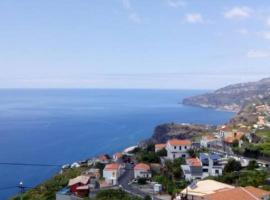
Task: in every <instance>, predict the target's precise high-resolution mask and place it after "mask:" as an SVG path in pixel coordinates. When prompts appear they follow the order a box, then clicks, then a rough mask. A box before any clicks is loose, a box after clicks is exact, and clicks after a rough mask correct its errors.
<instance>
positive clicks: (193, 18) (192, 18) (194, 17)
mask: <svg viewBox="0 0 270 200" xmlns="http://www.w3.org/2000/svg"><path fill="white" fill-rule="evenodd" d="M185 21H186V22H188V23H191V24H197V23H203V22H204V20H203V17H202V15H201V14H200V13H188V14H186V17H185Z"/></svg>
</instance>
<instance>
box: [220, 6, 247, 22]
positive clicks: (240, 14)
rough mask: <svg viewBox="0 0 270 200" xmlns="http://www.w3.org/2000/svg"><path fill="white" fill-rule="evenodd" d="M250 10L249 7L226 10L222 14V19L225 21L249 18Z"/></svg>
mask: <svg viewBox="0 0 270 200" xmlns="http://www.w3.org/2000/svg"><path fill="white" fill-rule="evenodd" d="M251 13H252V9H251V8H249V7H245V6H243V7H234V8H232V9H230V10H227V11H226V12H225V13H224V17H225V18H227V19H238V20H239V19H246V18H249V17H250V16H251Z"/></svg>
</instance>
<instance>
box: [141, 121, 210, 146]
mask: <svg viewBox="0 0 270 200" xmlns="http://www.w3.org/2000/svg"><path fill="white" fill-rule="evenodd" d="M213 128H215V127H214V126H210V125H199V124H176V123H166V124H161V125H158V126H157V127H156V128H155V130H154V134H153V135H152V137H151V138H150V139H148V140H145V141H142V142H141V143H140V145H145V144H149V143H166V142H167V140H169V139H172V138H177V139H191V138H193V137H196V136H198V135H200V134H203V133H206V132H208V131H210V130H212V129H213Z"/></svg>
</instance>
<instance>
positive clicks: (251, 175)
mask: <svg viewBox="0 0 270 200" xmlns="http://www.w3.org/2000/svg"><path fill="white" fill-rule="evenodd" d="M268 175H269V174H268V172H267V171H265V170H261V169H257V163H256V161H251V162H250V163H249V165H248V166H247V167H246V168H241V165H240V163H239V162H238V161H235V160H234V159H231V160H229V162H228V163H227V165H225V168H224V174H223V175H222V176H218V177H210V179H214V180H217V181H220V182H223V183H227V184H232V185H236V186H242V187H245V186H254V187H259V186H263V187H265V185H266V180H267V178H268Z"/></svg>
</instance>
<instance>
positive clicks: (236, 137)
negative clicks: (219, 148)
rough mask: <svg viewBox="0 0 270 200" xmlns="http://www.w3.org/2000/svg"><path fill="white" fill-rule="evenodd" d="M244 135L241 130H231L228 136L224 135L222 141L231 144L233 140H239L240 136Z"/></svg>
mask: <svg viewBox="0 0 270 200" xmlns="http://www.w3.org/2000/svg"><path fill="white" fill-rule="evenodd" d="M244 135H245V133H243V132H240V131H238V132H232V133H231V134H229V135H228V136H226V137H224V142H225V144H227V145H232V144H233V142H234V141H235V140H237V141H240V140H241V139H242V137H243V136H244Z"/></svg>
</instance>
